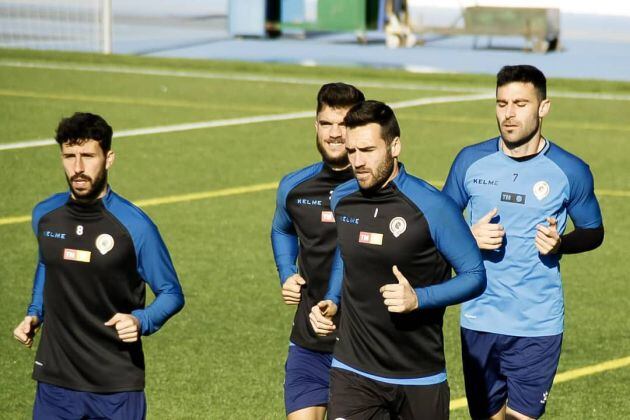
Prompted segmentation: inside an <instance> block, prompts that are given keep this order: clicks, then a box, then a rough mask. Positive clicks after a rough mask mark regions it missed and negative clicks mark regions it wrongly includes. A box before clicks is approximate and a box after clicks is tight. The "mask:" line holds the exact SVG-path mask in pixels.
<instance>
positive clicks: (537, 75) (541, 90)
mask: <svg viewBox="0 0 630 420" xmlns="http://www.w3.org/2000/svg"><path fill="white" fill-rule="evenodd" d="M512 82H521V83H531V84H532V85H534V87H535V88H536V90H537V91H538V98H539V99H540V100H543V99H546V98H547V79H546V78H545V75H544V74H543V72H542V71H540V70H538V69H537V68H536V67H534V66H530V65H527V64H520V65H518V66H503V68H501V70H499V73H497V89H498V88H500V87H501V86H504V85H507V84H508V83H512Z"/></svg>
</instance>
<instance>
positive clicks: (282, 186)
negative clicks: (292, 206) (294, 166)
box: [278, 162, 324, 199]
mask: <svg viewBox="0 0 630 420" xmlns="http://www.w3.org/2000/svg"><path fill="white" fill-rule="evenodd" d="M323 167H324V163H323V162H317V163H314V164H312V165H309V166H306V167H304V168H301V169H298V170H296V171H293V172H290V173H288V174H287V175H285V176H284V177H282V179H281V180H280V183H279V184H278V195H279V196H284V197H285V199H286V196H287V195H289V192H291V191H292V190H293V189H295V187H297V186H298V185H300V184H302V183H304V182H306V181H308V180H309V179H312V178H313V177H315V176H317V174H319V173H320V172H321V171H322V168H323Z"/></svg>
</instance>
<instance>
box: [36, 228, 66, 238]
mask: <svg viewBox="0 0 630 420" xmlns="http://www.w3.org/2000/svg"><path fill="white" fill-rule="evenodd" d="M42 237H44V238H53V239H66V234H65V233H59V232H53V231H50V230H45V231H43V232H42Z"/></svg>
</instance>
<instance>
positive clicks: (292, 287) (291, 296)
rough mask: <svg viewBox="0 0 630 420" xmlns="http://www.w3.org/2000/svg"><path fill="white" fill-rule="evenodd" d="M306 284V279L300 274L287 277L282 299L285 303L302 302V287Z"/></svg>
mask: <svg viewBox="0 0 630 420" xmlns="http://www.w3.org/2000/svg"><path fill="white" fill-rule="evenodd" d="M305 284H306V280H304V279H303V278H302V276H300V275H299V274H294V275H292V276H291V277H289V278H287V279H286V280H285V282H284V284H283V285H282V300H284V303H286V304H287V305H297V304H298V303H300V298H301V296H302V293H301V289H302V286H304V285H305Z"/></svg>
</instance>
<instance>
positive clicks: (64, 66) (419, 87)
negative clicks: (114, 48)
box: [0, 59, 630, 101]
mask: <svg viewBox="0 0 630 420" xmlns="http://www.w3.org/2000/svg"><path fill="white" fill-rule="evenodd" d="M0 67H17V68H35V69H47V70H65V71H85V72H96V73H118V74H136V75H144V76H162V77H184V78H197V79H217V80H235V81H244V82H266V83H281V84H296V85H316V86H320V85H322V84H324V83H329V82H330V80H324V79H310V78H299V77H279V76H262V75H257V74H237V75H235V74H226V73H214V72H209V71H202V70H198V71H194V70H166V69H156V68H138V67H132V66H115V65H107V64H105V65H96V64H74V63H55V62H48V61H46V62H43V61H20V60H9V59H0ZM349 82H350V83H353V84H355V85H358V86H360V87H363V88H378V89H400V90H416V91H442V92H468V93H475V92H476V93H487V92H492V93H494V89H486V88H475V87H466V86H461V87H457V86H438V85H431V84H419V83H392V82H370V81H365V80H351V81H349ZM549 96H550V97H557V98H569V99H596V100H597V99H598V100H610V101H630V95H617V94H607V93H588V92H569V91H558V92H556V91H552V92H550V95H549Z"/></svg>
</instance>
